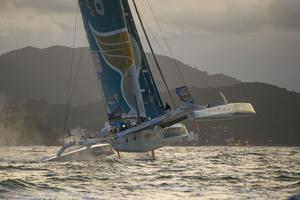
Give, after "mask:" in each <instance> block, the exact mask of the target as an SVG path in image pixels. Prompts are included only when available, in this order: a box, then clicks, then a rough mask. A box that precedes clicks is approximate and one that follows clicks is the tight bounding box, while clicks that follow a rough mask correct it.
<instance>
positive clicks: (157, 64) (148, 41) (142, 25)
mask: <svg viewBox="0 0 300 200" xmlns="http://www.w3.org/2000/svg"><path fill="white" fill-rule="evenodd" d="M132 2H133V5H134V8H135V11H136V14H137V16H138V19H139V21H140V24H141V27H142V29H143V32H144V35H145V37H146V40H147V43H148V45H149V48H150V51H151V53H152V56H153V58H154V61H155V63H156V66H157V68H158V71H159V73H160V76H161V77H162V80H163V82H164V85H165V87H166V89H167V92H168V94H169V96H170V99H171V101H172V104H173V106H174V107H175V108H176V104H175V101H174V99H173V97H172V94H171V92H170V89H169V87H168V85H167V82H166V79H165V77H164V75H163V73H162V70H161V68H160V66H159V63H158V61H157V58H156V56H155V54H154V50H153V48H152V45H151V43H150V40H149V37H148V35H147V33H146V30H145V27H144V24H143V21H142V19H141V16H140V13H139V11H138V9H137V5H136V3H135V0H132Z"/></svg>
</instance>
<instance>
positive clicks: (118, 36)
mask: <svg viewBox="0 0 300 200" xmlns="http://www.w3.org/2000/svg"><path fill="white" fill-rule="evenodd" d="M78 1H79V6H80V10H81V14H82V18H83V23H84V26H85V30H86V34H87V37H88V40H89V45H90V49H91V53H92V58H93V61H94V65H95V67H96V71H97V76H98V79H99V80H100V82H101V86H102V91H103V94H104V98H105V102H106V105H107V112H108V116H109V119H110V121H114V120H119V119H122V118H127V117H141V118H155V117H157V116H159V115H161V114H162V113H163V105H162V103H161V99H160V96H159V94H158V90H157V88H156V85H155V82H154V79H153V77H152V74H151V71H150V69H149V65H148V63H147V60H146V57H145V54H144V51H143V48H142V46H141V43H140V40H139V37H138V33H137V31H136V28H135V25H134V22H133V18H132V15H131V12H130V8H129V5H128V2H127V0H78Z"/></svg>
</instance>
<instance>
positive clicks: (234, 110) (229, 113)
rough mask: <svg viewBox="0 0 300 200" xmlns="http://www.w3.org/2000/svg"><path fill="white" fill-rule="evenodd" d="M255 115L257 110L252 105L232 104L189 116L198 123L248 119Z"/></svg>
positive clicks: (192, 113)
mask: <svg viewBox="0 0 300 200" xmlns="http://www.w3.org/2000/svg"><path fill="white" fill-rule="evenodd" d="M254 114H255V110H254V108H253V107H252V105H251V104H250V103H230V104H225V105H219V106H215V107H211V108H205V109H202V110H195V111H193V112H191V114H189V119H190V120H196V121H213V120H227V119H236V118H241V117H247V116H250V115H254Z"/></svg>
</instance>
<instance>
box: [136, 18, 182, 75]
mask: <svg viewBox="0 0 300 200" xmlns="http://www.w3.org/2000/svg"><path fill="white" fill-rule="evenodd" d="M142 19H143V17H142ZM146 27H147V29H148V30H149V32H150V34H151V35H152V37H153V39H154V41H155V43H156V44H157V46H158V48H159V49H160V51H161V52H162V54H163V56H165V57H166V58H167V62H168V64H169V65H170V66H172V64H171V61H170V60H171V59H170V57H168V56H167V54H166V52H165V51H164V49H163V48H162V46H161V44H160V43H159V41H158V39H157V38H156V37H155V34H154V33H153V32H152V31H151V28H150V27H149V26H148V25H147V24H146ZM175 69H176V67H175ZM175 73H176V72H175ZM179 78H180V77H179Z"/></svg>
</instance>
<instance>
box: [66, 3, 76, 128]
mask: <svg viewBox="0 0 300 200" xmlns="http://www.w3.org/2000/svg"><path fill="white" fill-rule="evenodd" d="M77 18H78V5H77V4H76V14H75V26H74V34H73V41H72V54H71V62H70V71H69V76H68V85H67V96H66V105H65V106H66V108H65V120H64V127H63V133H65V132H66V130H67V124H68V117H69V112H70V94H71V87H72V86H71V83H72V75H73V63H74V47H75V42H76V32H77Z"/></svg>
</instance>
